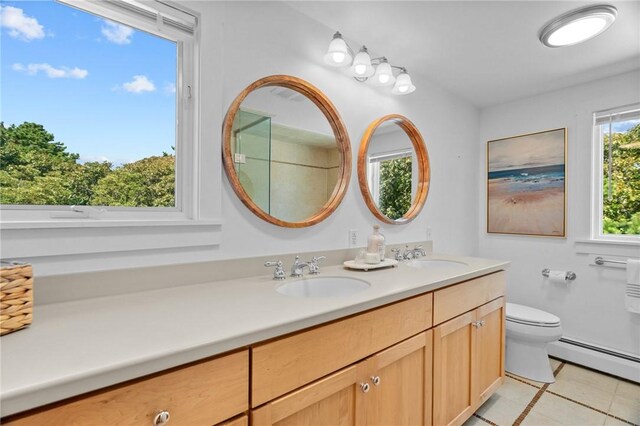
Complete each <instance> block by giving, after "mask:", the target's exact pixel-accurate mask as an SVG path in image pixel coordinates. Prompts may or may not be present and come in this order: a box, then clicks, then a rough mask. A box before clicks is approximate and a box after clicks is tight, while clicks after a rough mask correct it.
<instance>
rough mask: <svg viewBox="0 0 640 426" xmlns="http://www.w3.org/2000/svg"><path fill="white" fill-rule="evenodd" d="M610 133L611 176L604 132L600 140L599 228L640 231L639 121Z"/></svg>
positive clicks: (612, 232)
mask: <svg viewBox="0 0 640 426" xmlns="http://www.w3.org/2000/svg"><path fill="white" fill-rule="evenodd" d="M612 136H613V138H612V143H611V148H612V150H611V151H612V173H611V176H609V161H608V159H609V135H605V137H604V144H603V147H604V149H603V156H604V157H603V158H604V161H603V163H604V168H603V176H604V179H603V184H604V185H603V194H604V196H603V212H602V213H603V218H602V222H603V232H604V233H605V234H640V124H639V125H637V126H635V127H633V128H632V129H631V130H629V131H628V132H626V133H615V134H613V135H612ZM609 181H611V197H609Z"/></svg>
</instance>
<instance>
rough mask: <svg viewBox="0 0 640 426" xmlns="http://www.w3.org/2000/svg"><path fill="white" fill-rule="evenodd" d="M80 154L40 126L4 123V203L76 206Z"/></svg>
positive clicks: (0, 137) (0, 168)
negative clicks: (73, 181) (75, 177)
mask: <svg viewBox="0 0 640 426" xmlns="http://www.w3.org/2000/svg"><path fill="white" fill-rule="evenodd" d="M78 157H79V156H78V154H72V153H68V152H67V147H66V146H65V145H64V144H63V143H61V142H55V141H54V136H53V134H51V133H49V132H47V131H46V130H45V129H44V127H43V126H42V125H40V124H36V123H28V122H25V123H22V124H20V125H19V126H16V125H11V126H9V127H5V125H4V123H0V203H2V204H31V205H36V204H54V205H55V204H62V205H65V204H72V201H73V189H72V187H71V185H70V181H69V176H70V175H73V174H74V173H77V171H78V168H79V167H81V166H80V165H79V164H77V159H78Z"/></svg>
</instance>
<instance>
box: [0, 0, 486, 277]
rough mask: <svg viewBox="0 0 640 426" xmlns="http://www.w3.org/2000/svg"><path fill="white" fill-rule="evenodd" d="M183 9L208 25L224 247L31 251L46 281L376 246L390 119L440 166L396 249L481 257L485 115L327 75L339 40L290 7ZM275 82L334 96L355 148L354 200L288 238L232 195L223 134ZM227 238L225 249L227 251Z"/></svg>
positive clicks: (206, 70)
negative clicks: (411, 127) (376, 182)
mask: <svg viewBox="0 0 640 426" xmlns="http://www.w3.org/2000/svg"><path fill="white" fill-rule="evenodd" d="M181 3H182V4H184V5H185V6H186V7H189V8H191V9H192V10H194V11H196V12H199V13H200V14H201V31H202V42H201V55H202V57H201V65H200V71H201V81H200V91H199V92H198V94H199V96H200V101H201V117H200V135H201V138H202V146H201V147H200V156H199V158H200V166H201V176H202V185H201V189H200V191H201V193H204V194H206V196H204V197H203V198H202V199H201V200H200V207H201V210H202V211H205V212H211V213H209V214H208V215H209V217H204V218H202V219H218V218H220V219H222V221H223V223H222V226H221V232H220V233H218V232H217V231H216V232H214V233H213V234H214V235H212V237H211V238H207V239H205V240H208V241H209V242H211V243H214V244H213V245H206V244H207V241H202V242H199V244H201V245H200V246H196V247H175V244H174V247H169V248H163V249H147V250H142V251H123V250H122V249H118V250H114V251H111V252H109V253H105V254H100V253H91V254H82V253H74V254H73V255H68V256H64V257H47V256H43V257H37V258H35V259H34V258H33V257H32V256H30V255H29V253H27V252H28V250H27V252H24V251H23V252H22V253H21V255H20V256H21V257H22V258H23V259H27V260H33V262H34V265H35V270H36V273H37V274H38V275H40V276H43V275H55V274H62V273H70V272H77V271H90V270H103V269H113V268H126V267H135V266H149V265H157V264H167V263H186V262H195V261H206V260H213V259H226V258H239V257H249V256H256V255H263V254H265V253H266V254H269V253H272V254H273V255H274V256H276V255H277V254H279V253H291V252H294V251H300V252H303V251H312V250H327V249H338V248H346V247H347V246H348V238H347V235H348V234H347V232H348V230H349V229H357V230H358V231H359V243H360V244H361V245H364V244H365V242H366V236H367V235H368V234H369V233H370V232H371V226H372V225H373V224H374V223H376V219H375V218H374V216H373V214H371V212H370V211H369V210H368V209H367V207H366V205H365V203H364V201H363V199H362V195H361V194H360V190H359V187H358V184H357V171H356V160H357V151H358V147H359V142H360V138H361V136H362V134H363V132H364V130H365V129H366V128H367V126H368V125H369V123H370V122H372V121H373V120H374V119H376V118H378V117H380V116H382V115H385V114H390V113H400V114H404V115H406V116H407V117H408V118H409V119H411V120H412V121H413V122H414V123H415V124H416V125H417V127H418V129H420V131H421V132H422V134H423V136H424V138H425V141H426V145H427V149H428V151H429V156H430V158H431V188H430V193H429V197H428V199H427V203H426V207H425V208H424V209H423V211H422V212H421V214H420V215H419V217H417V218H416V219H415V220H414V221H413V222H412V223H410V224H408V225H403V226H390V225H387V226H385V227H384V233H385V234H386V236H387V240H388V242H389V243H394V242H403V241H407V242H412V241H423V240H425V239H427V238H426V235H427V228H431V229H432V236H433V240H435V248H436V250H437V251H442V252H449V253H458V254H471V253H473V252H474V250H475V241H476V236H477V233H478V230H477V222H476V221H475V220H472V219H471V218H473V217H475V216H476V210H477V195H476V188H475V187H474V186H473V185H471V184H470V183H471V182H473V181H474V179H475V178H476V174H475V168H476V167H477V165H476V159H477V156H478V150H479V147H478V146H477V144H476V143H475V140H476V137H477V132H478V120H479V114H478V111H477V109H476V108H474V107H473V106H471V105H470V104H468V103H467V102H465V101H463V100H461V99H459V98H456V97H455V96H453V95H452V94H450V93H449V92H447V91H445V90H444V89H443V88H441V87H439V86H437V85H435V84H433V83H431V82H429V81H426V80H424V79H420V78H419V76H417V75H416V76H415V77H414V78H415V84H416V86H417V90H416V92H414V93H413V94H411V95H408V96H406V97H397V96H393V95H391V94H388V93H385V92H384V91H382V90H379V89H376V88H372V87H369V86H366V85H363V84H360V83H357V82H356V81H354V80H353V79H351V78H349V77H346V76H345V75H344V74H343V73H340V72H339V71H336V70H335V69H331V68H329V67H327V66H325V65H324V64H323V63H322V57H323V55H324V53H325V52H326V48H327V46H328V43H329V41H330V40H331V36H332V35H333V33H334V31H335V29H332V28H328V27H325V26H324V25H322V24H320V23H318V22H316V21H314V20H312V19H310V18H308V17H307V16H305V15H303V14H300V13H299V12H297V11H295V10H294V9H293V8H291V7H289V6H287V5H286V4H284V3H280V2H202V1H188V2H187V1H186V2H181ZM271 74H289V75H293V76H297V77H301V78H303V79H305V80H307V81H309V82H310V83H312V84H313V85H315V86H316V87H318V88H319V89H320V90H322V91H323V92H324V93H325V94H326V95H327V97H328V98H329V99H330V100H331V101H332V102H333V103H334V105H335V106H336V108H337V110H338V111H339V113H340V115H341V116H342V118H343V120H344V122H345V124H346V127H347V129H348V132H349V137H350V139H351V148H352V157H353V161H352V177H351V182H350V185H349V188H348V191H347V194H346V197H345V198H344V201H343V203H342V204H341V206H340V207H339V208H338V209H337V210H336V211H335V212H334V213H333V215H331V216H330V217H329V218H328V219H326V220H325V221H323V222H322V223H320V224H317V225H315V226H312V227H309V228H304V229H285V228H279V227H276V226H274V225H271V224H269V223H267V222H264V221H262V220H261V219H259V218H257V217H256V216H254V215H253V214H252V213H251V212H250V211H249V210H248V209H246V208H245V207H244V205H243V204H242V203H241V202H240V201H239V200H238V198H237V197H236V195H235V193H234V192H233V191H232V189H231V187H230V186H229V183H228V181H227V179H226V176H224V173H223V169H222V165H221V129H222V122H223V119H224V114H225V113H226V110H227V108H228V107H229V105H230V104H231V102H232V101H233V99H234V98H235V97H236V96H237V95H238V94H239V93H240V92H241V91H242V90H243V89H244V88H245V87H246V86H247V85H249V84H250V83H251V82H253V81H255V80H257V79H259V78H261V77H264V76H267V75H271ZM452 194H455V195H454V196H452ZM216 206H219V207H218V208H217V207H216ZM217 212H220V214H218V213H217ZM213 228H214V230H215V229H218V228H216V227H215V226H214V227H213ZM194 231H195V232H196V233H197V229H196V228H194V229H193V230H192V231H190V232H191V234H192V235H193V232H194ZM20 232H21V231H17V233H20ZM46 232H48V231H46ZM46 232H44V231H43V232H40V233H38V235H39V238H40V239H41V240H43V239H44V240H45V241H48V242H49V243H50V244H49V245H51V246H55V244H56V243H55V241H56V237H55V236H53V235H55V234H47V233H46ZM82 232H83V230H82V229H70V230H68V232H66V233H65V237H66V238H67V239H70V240H71V242H70V244H73V240H74V239H77V240H78V241H88V240H90V241H91V244H96V243H97V241H98V240H97V239H87V238H86V237H84V236H83V234H82ZM96 232H98V231H96ZM100 232H102V233H103V234H106V235H107V236H108V235H109V234H110V233H112V231H110V230H109V229H106V230H104V231H100ZM125 233H126V232H125ZM47 235H52V237H51V238H48V237H47ZM138 235H143V234H139V233H135V234H132V236H131V238H133V239H135V240H138ZM143 237H144V236H142V237H140V238H143ZM17 238H20V237H19V236H17ZM131 238H130V239H131ZM171 239H172V241H176V242H178V241H180V239H181V236H180V230H179V229H176V230H172V232H171ZM192 239H193V237H192ZM218 239H219V240H220V243H219V244H215V242H216V241H217V240H218ZM87 243H88V244H89V242H87ZM106 244H107V245H108V244H109V243H106ZM23 246H24V244H23ZM27 248H28V247H27ZM40 255H42V253H40ZM5 257H9V256H8V255H6V256H5Z"/></svg>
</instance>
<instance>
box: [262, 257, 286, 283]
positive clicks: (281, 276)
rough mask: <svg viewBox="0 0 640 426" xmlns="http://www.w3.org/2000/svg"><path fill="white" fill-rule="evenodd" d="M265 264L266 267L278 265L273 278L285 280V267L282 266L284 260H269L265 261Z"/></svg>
mask: <svg viewBox="0 0 640 426" xmlns="http://www.w3.org/2000/svg"><path fill="white" fill-rule="evenodd" d="M264 266H266V267H271V266H275V267H276V269H275V270H274V271H273V279H274V280H284V279H285V278H287V276H286V274H285V273H284V268H283V267H282V260H278V261H267V262H264Z"/></svg>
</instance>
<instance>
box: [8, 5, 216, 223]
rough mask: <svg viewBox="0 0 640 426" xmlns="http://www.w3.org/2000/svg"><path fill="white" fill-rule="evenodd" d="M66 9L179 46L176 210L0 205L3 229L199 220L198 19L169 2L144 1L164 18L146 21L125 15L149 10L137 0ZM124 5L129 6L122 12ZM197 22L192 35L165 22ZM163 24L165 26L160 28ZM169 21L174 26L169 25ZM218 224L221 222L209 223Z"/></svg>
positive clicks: (135, 14)
mask: <svg viewBox="0 0 640 426" xmlns="http://www.w3.org/2000/svg"><path fill="white" fill-rule="evenodd" d="M57 1H58V2H60V3H62V4H64V5H65V6H68V7H72V8H77V9H79V10H81V11H83V12H88V13H91V14H94V15H97V16H98V17H100V18H103V19H109V20H111V21H114V22H118V23H121V24H123V25H127V26H130V27H132V28H133V29H135V30H138V31H144V32H147V33H149V34H152V35H155V36H157V37H161V38H164V39H167V40H169V41H172V42H174V43H176V47H177V52H176V67H177V73H176V137H175V206H174V207H120V206H75V207H74V206H64V205H56V206H50V205H8V204H0V223H1V225H2V228H3V229H30V228H58V227H60V228H69V227H101V226H105V227H113V226H117V225H122V226H138V225H139V226H149V225H152V224H153V225H170V226H171V225H179V224H190V223H191V222H194V221H198V220H199V218H200V211H199V201H198V194H199V189H200V188H199V186H200V185H199V176H200V161H199V159H198V153H199V150H200V140H199V134H200V132H199V111H200V103H199V97H198V82H199V49H200V25H199V21H200V17H199V14H197V13H195V12H193V11H191V10H189V9H186V8H184V7H182V6H177V5H174V4H173V3H169V2H166V1H160V0H155V1H154V2H146V4H147V5H151V6H153V7H154V8H155V9H156V10H157V11H158V12H159V15H160V16H162V18H159V19H158V20H153V21H151V20H149V19H144V17H143V16H141V15H139V14H137V13H135V12H133V11H130V10H127V8H126V6H127V5H128V4H133V5H134V6H136V7H138V8H139V9H143V8H144V9H146V7H145V5H144V4H142V3H137V2H136V1H135V0H110V1H109V2H105V1H97V0H57ZM123 6H125V7H123ZM185 17H188V18H190V19H193V34H192V35H189V34H188V33H187V32H186V31H180V29H179V28H176V27H175V26H172V25H167V24H165V22H181V21H184V19H185ZM161 19H162V24H161ZM167 19H168V20H170V21H167ZM206 222H207V223H209V222H211V223H219V221H206Z"/></svg>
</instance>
